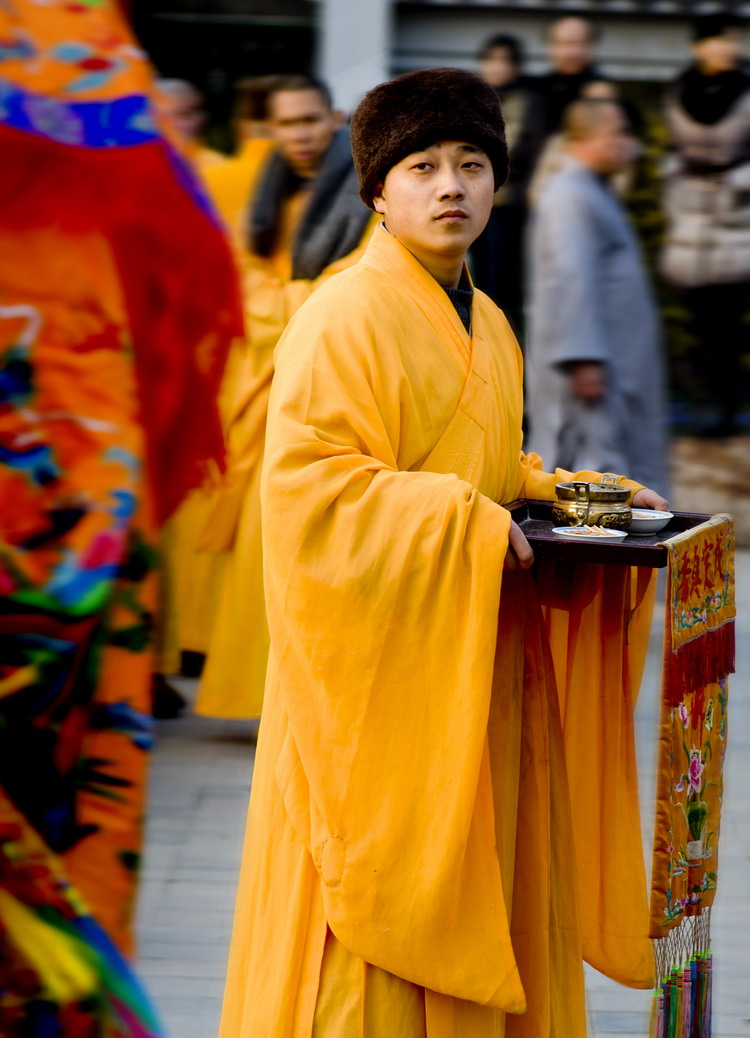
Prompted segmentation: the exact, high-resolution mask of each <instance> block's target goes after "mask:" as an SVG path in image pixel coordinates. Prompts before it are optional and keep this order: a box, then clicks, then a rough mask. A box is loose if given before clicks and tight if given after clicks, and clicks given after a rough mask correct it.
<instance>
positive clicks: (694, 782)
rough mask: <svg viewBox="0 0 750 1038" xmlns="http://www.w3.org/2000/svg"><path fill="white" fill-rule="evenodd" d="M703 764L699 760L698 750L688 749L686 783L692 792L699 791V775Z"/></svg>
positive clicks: (699, 753)
mask: <svg viewBox="0 0 750 1038" xmlns="http://www.w3.org/2000/svg"><path fill="white" fill-rule="evenodd" d="M704 767H705V765H704V764H703V763H702V762H701V752H700V750H691V751H690V766H689V767H688V783H689V785H690V789H691V791H692V792H693V793H700V791H701V775H702V774H703V768H704Z"/></svg>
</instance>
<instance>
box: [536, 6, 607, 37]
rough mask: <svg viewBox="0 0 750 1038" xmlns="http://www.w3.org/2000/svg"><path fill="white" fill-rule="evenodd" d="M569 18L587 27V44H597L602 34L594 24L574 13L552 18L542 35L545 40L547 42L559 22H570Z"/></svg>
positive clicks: (582, 15)
mask: <svg viewBox="0 0 750 1038" xmlns="http://www.w3.org/2000/svg"><path fill="white" fill-rule="evenodd" d="M571 18H577V19H578V21H579V22H583V23H584V25H586V26H587V28H588V30H589V43H597V42H598V41H599V39H600V38H601V35H602V33H601V29H600V28H599V26H598V25H597V24H596V22H592V21H591V19H590V18H587V17H586V15H585V14H576V13H575V11H571V12H570V14H561V15H559V17H557V18H553V19H552V21H551V22H549V23H548V24H547V31H546V32H545V34H544V35H545V39H547V40H548V39H549V38H550V36H551V35H552V31H553V29H554V28H555V26H556V25H559V24H560V22H567V21H570V19H571Z"/></svg>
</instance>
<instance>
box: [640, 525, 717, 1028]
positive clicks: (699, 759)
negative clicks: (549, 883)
mask: <svg viewBox="0 0 750 1038" xmlns="http://www.w3.org/2000/svg"><path fill="white" fill-rule="evenodd" d="M666 547H667V550H668V553H669V560H668V570H667V605H666V615H665V630H664V668H663V683H662V703H661V719H660V727H659V757H658V767H657V790H656V819H655V830H654V847H653V867H652V879H651V910H650V916H651V918H650V936H651V937H652V939H653V941H654V949H655V953H656V961H657V971H658V975H659V987H658V989H657V992H656V995H655V999H654V1006H653V1014H652V1026H651V1035H652V1038H672V1036H673V1035H675V1036H676V1035H681V1036H683V1038H706V1036H708V1035H710V1034H711V968H712V962H711V945H710V908H711V905H712V904H713V900H714V894H715V891H716V883H717V875H718V844H719V829H720V822H721V802H722V792H723V765H724V754H725V752H726V736H727V679H728V675H729V674H731V673H733V671H734V617H735V596H734V528H733V525H732V521H731V519H730V518H729V516H726V515H716V516H713V517H712V518H711V519H709V520H708V521H707V522H705V523H702V524H701V525H700V526H697V527H694V528H693V529H692V530H687V531H685V532H684V533H681V534H679V535H678V536H677V537H674V538H673V539H672V540H669V541H667V542H666Z"/></svg>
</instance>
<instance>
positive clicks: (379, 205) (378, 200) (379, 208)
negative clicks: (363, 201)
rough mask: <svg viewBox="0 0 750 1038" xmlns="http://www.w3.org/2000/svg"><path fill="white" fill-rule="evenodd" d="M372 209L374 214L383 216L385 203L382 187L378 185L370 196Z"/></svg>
mask: <svg viewBox="0 0 750 1038" xmlns="http://www.w3.org/2000/svg"><path fill="white" fill-rule="evenodd" d="M372 207H373V209H374V210H375V212H376V213H380V215H381V216H384V215H385V201H384V199H383V185H382V184H378V186H377V187H376V188H375V190H374V192H373V195H372Z"/></svg>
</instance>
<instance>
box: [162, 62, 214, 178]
mask: <svg viewBox="0 0 750 1038" xmlns="http://www.w3.org/2000/svg"><path fill="white" fill-rule="evenodd" d="M156 89H157V99H158V104H159V108H160V110H161V113H162V115H163V117H164V118H165V119H166V120H167V121H168V122H169V123H170V124H171V125H172V127H173V129H174V131H175V133H177V134H178V136H179V137H180V138H181V139H182V140H183V141H184V143H185V147H186V150H187V152H188V154H189V156H190V159H191V161H192V162H194V163H195V165H196V166H197V167H198V169H199V170H200V171H201V172H203V171H204V170H206V169H208V168H209V167H210V166H215V165H218V164H219V163H222V162H226V160H227V156H226V155H224V154H223V152H221V151H216V150H215V149H214V148H208V147H206V145H205V144H204V143H203V136H202V135H203V130H204V128H205V125H206V109H205V100H204V97H203V94H202V93H201V92H200V90H198V88H197V87H196V86H194V85H193V84H192V83H189V82H188V81H187V80H186V79H157V81H156Z"/></svg>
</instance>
